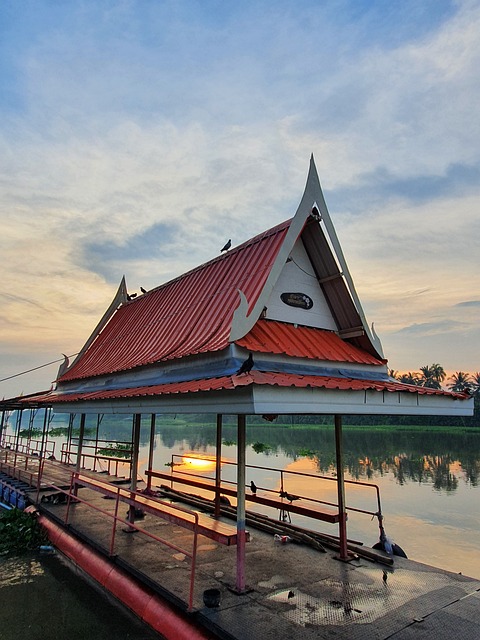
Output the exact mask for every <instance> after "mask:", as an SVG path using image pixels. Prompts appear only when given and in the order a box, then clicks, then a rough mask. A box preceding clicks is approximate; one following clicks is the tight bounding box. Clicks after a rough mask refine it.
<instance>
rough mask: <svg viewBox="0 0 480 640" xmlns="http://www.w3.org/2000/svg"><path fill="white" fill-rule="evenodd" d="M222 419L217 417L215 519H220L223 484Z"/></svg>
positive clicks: (220, 416) (219, 416)
mask: <svg viewBox="0 0 480 640" xmlns="http://www.w3.org/2000/svg"><path fill="white" fill-rule="evenodd" d="M222 418H223V416H222V415H220V414H218V415H217V446H216V456H217V457H216V460H215V512H214V516H215V518H219V517H220V485H221V483H222V478H221V474H222Z"/></svg>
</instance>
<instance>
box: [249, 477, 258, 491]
mask: <svg viewBox="0 0 480 640" xmlns="http://www.w3.org/2000/svg"><path fill="white" fill-rule="evenodd" d="M250 489H251V491H252V493H254V494H255V493H257V485H256V484H255V483H254V481H253V480H252V481H251V482H250Z"/></svg>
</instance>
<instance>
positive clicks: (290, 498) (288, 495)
mask: <svg viewBox="0 0 480 640" xmlns="http://www.w3.org/2000/svg"><path fill="white" fill-rule="evenodd" d="M280 497H281V498H286V499H287V500H288V501H289V502H290V504H292V502H293V501H294V500H300V496H294V495H293V494H291V493H287V492H286V491H280Z"/></svg>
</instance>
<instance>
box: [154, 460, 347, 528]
mask: <svg viewBox="0 0 480 640" xmlns="http://www.w3.org/2000/svg"><path fill="white" fill-rule="evenodd" d="M145 475H147V476H151V477H152V478H160V479H162V480H169V481H173V482H180V483H182V484H186V485H189V486H192V487H197V488H199V489H206V490H208V491H215V484H214V483H213V482H205V481H204V480H193V479H190V478H181V477H179V476H172V475H171V474H169V473H162V472H161V471H145ZM220 493H222V494H223V495H228V496H233V497H237V492H236V490H235V489H232V488H230V487H227V486H224V485H222V486H221V487H220ZM245 499H246V500H248V501H249V502H257V503H258V504H262V505H264V506H267V507H272V508H274V509H279V510H280V511H288V512H289V513H296V514H298V515H301V516H306V517H308V518H314V519H316V520H322V521H323V522H330V523H331V524H335V523H338V521H339V513H338V510H335V509H330V508H329V507H328V506H326V505H317V504H312V503H311V502H309V504H308V506H307V505H302V504H298V503H297V502H295V503H292V502H290V501H289V500H287V499H285V498H273V497H270V496H265V495H259V494H258V493H257V494H253V493H252V494H249V493H247V494H246V495H245Z"/></svg>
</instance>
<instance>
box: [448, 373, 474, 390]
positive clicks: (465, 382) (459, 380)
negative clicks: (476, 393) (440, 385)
mask: <svg viewBox="0 0 480 640" xmlns="http://www.w3.org/2000/svg"><path fill="white" fill-rule="evenodd" d="M449 380H451V382H449V383H448V384H447V387H448V388H449V389H450V391H466V390H467V389H469V388H470V385H471V384H472V382H473V380H472V376H471V375H470V374H469V373H465V372H464V371H457V372H456V373H454V374H452V375H451V376H450V378H449Z"/></svg>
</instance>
